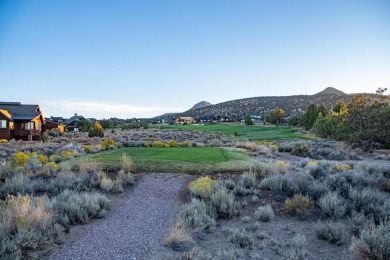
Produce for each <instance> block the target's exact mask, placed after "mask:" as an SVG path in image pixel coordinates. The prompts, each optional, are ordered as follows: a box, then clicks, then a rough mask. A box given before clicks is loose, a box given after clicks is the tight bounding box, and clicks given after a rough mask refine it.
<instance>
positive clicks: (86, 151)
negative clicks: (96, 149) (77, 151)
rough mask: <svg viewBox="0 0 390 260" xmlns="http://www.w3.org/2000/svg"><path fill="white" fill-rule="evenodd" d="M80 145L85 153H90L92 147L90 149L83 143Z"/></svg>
mask: <svg viewBox="0 0 390 260" xmlns="http://www.w3.org/2000/svg"><path fill="white" fill-rule="evenodd" d="M82 147H83V149H84V152H85V153H91V152H92V149H91V147H89V145H85V144H83V145H82Z"/></svg>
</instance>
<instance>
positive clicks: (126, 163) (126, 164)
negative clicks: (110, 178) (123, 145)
mask: <svg viewBox="0 0 390 260" xmlns="http://www.w3.org/2000/svg"><path fill="white" fill-rule="evenodd" d="M121 169H122V170H123V171H124V172H131V171H132V170H133V161H132V160H131V158H130V156H127V155H126V154H125V153H122V156H121Z"/></svg>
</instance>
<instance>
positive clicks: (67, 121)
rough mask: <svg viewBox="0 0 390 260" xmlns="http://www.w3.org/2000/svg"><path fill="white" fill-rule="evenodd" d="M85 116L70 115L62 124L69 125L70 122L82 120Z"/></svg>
mask: <svg viewBox="0 0 390 260" xmlns="http://www.w3.org/2000/svg"><path fill="white" fill-rule="evenodd" d="M84 119H85V118H84V117H83V116H72V117H71V118H69V119H68V120H65V122H64V125H69V124H70V123H72V122H74V121H76V122H78V121H80V120H84Z"/></svg>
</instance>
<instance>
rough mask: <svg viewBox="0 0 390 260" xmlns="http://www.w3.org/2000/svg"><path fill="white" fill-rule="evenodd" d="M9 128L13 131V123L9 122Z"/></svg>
mask: <svg viewBox="0 0 390 260" xmlns="http://www.w3.org/2000/svg"><path fill="white" fill-rule="evenodd" d="M9 128H10V129H11V130H13V129H14V122H9Z"/></svg>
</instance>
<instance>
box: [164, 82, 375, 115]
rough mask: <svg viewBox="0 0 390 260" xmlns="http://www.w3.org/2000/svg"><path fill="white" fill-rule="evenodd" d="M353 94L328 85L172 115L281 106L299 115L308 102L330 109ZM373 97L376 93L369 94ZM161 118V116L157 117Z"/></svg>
mask: <svg viewBox="0 0 390 260" xmlns="http://www.w3.org/2000/svg"><path fill="white" fill-rule="evenodd" d="M354 95H355V94H346V93H344V92H342V91H340V90H338V89H335V88H332V87H328V88H326V89H324V90H323V91H321V92H319V93H317V94H314V95H296V96H271V97H252V98H244V99H236V100H231V101H226V102H223V103H219V104H216V105H211V106H207V107H202V108H198V109H190V110H188V111H186V112H183V113H177V114H173V116H175V117H177V116H192V117H195V118H204V117H210V116H213V117H238V116H243V115H246V114H251V115H263V114H268V113H270V112H272V111H274V110H276V109H278V108H281V109H283V110H285V111H286V113H288V114H290V115H299V114H302V113H304V112H305V111H306V110H307V108H308V106H309V105H310V103H315V104H321V103H324V104H325V105H326V107H327V108H328V109H330V108H331V107H332V106H333V105H334V104H335V103H336V102H337V101H339V100H341V99H344V100H345V101H346V102H349V100H350V99H351V98H352V97H353V96H354ZM369 95H370V96H372V97H374V96H376V95H374V94H369ZM159 118H162V117H159Z"/></svg>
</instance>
